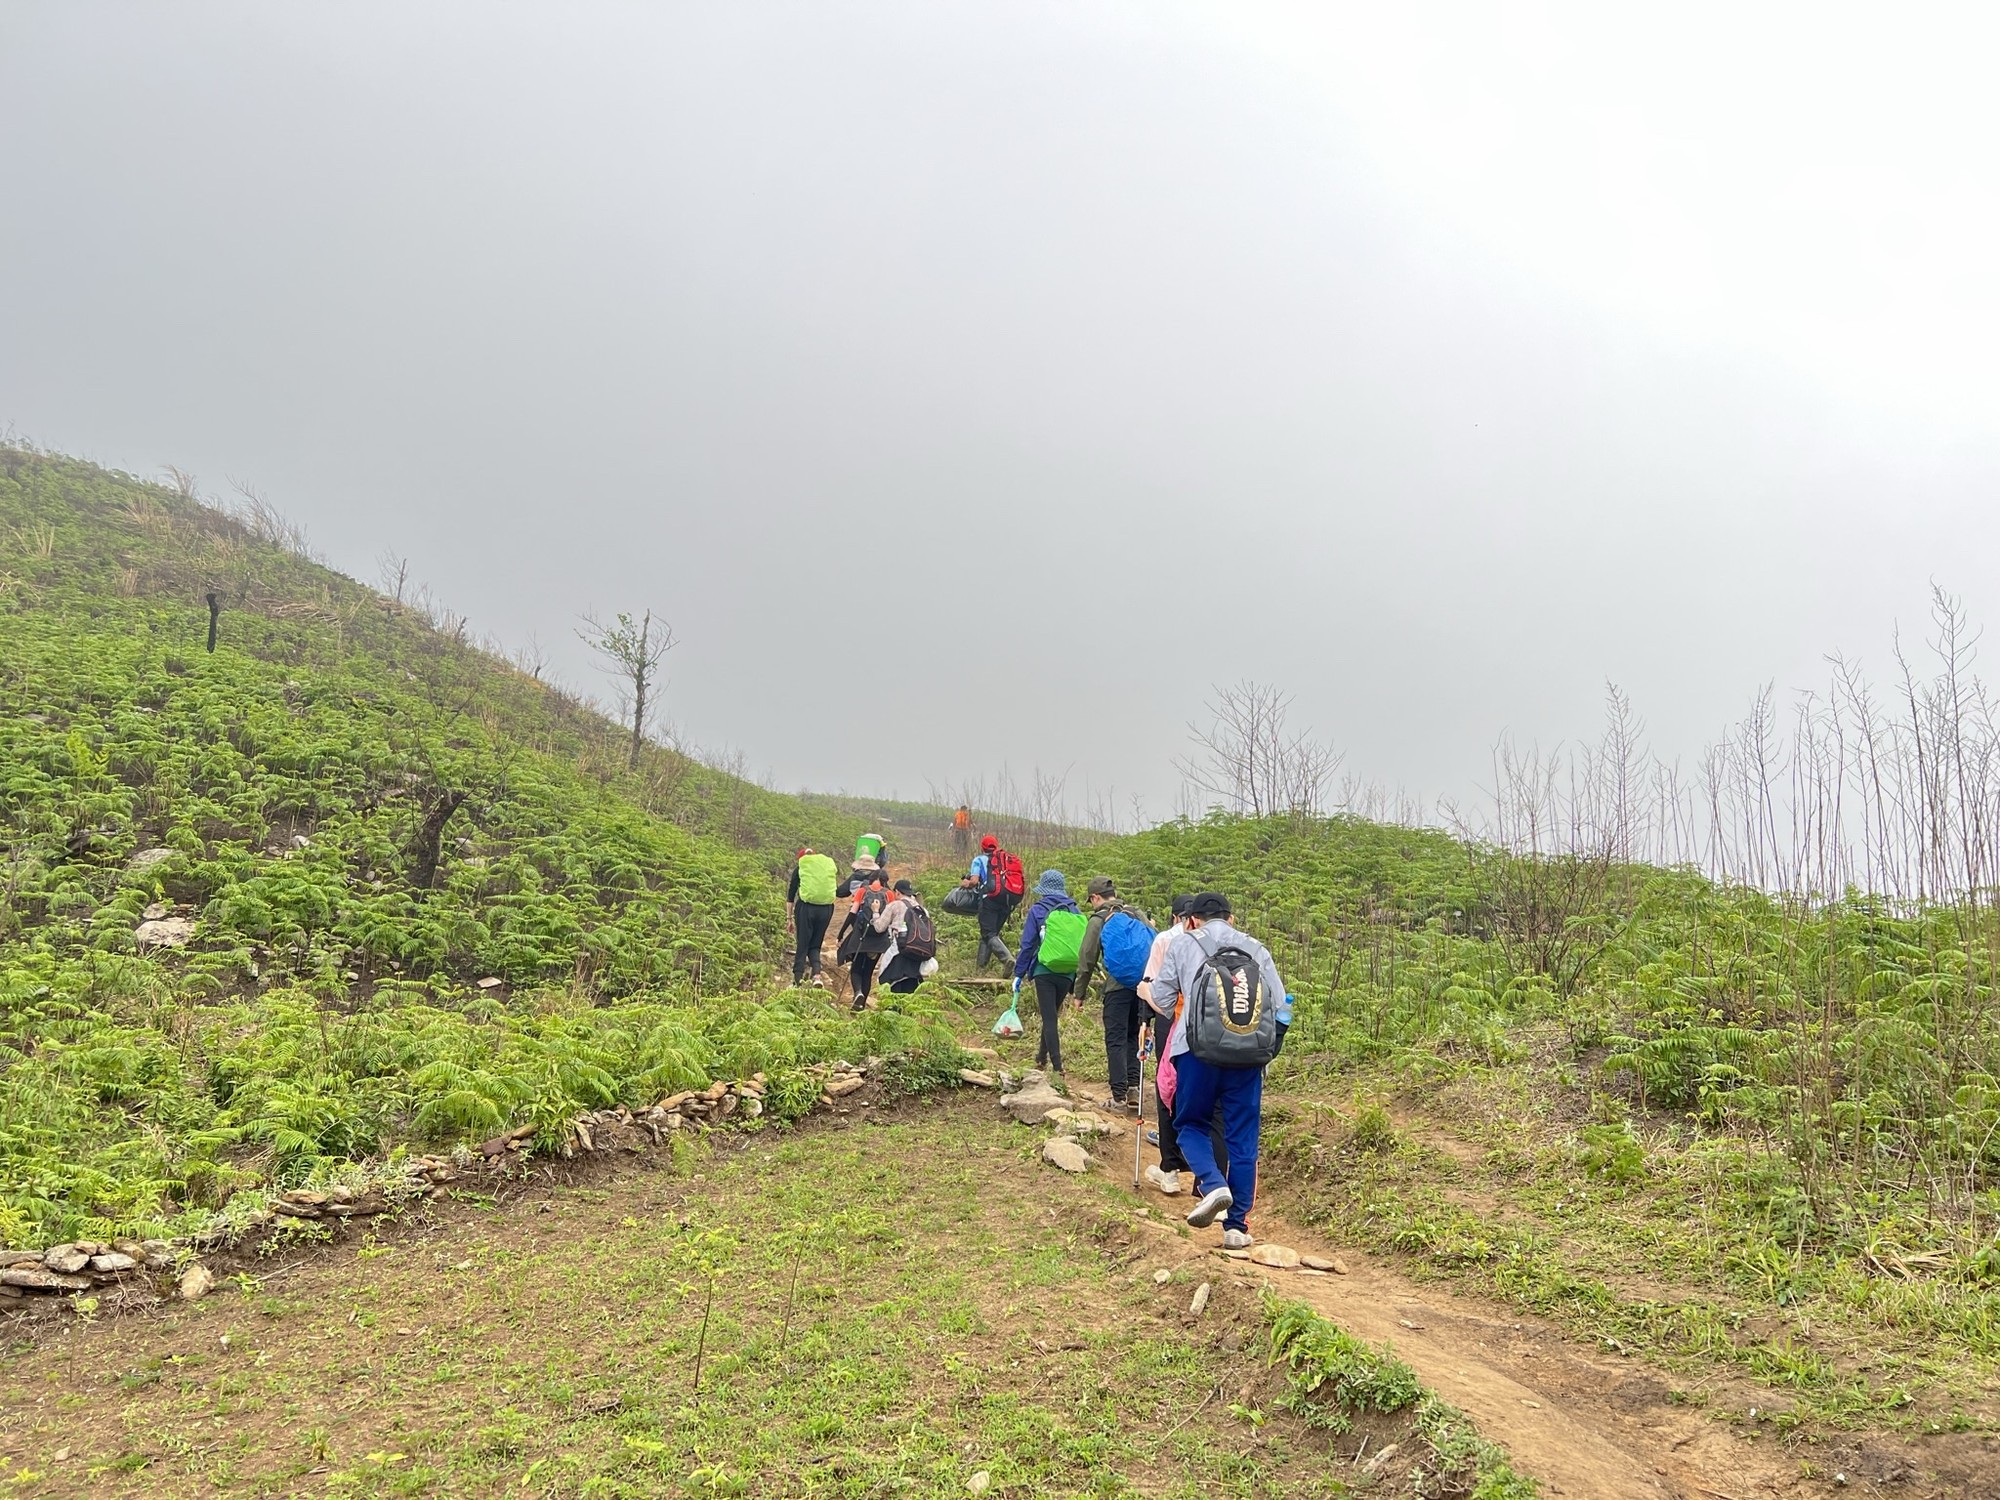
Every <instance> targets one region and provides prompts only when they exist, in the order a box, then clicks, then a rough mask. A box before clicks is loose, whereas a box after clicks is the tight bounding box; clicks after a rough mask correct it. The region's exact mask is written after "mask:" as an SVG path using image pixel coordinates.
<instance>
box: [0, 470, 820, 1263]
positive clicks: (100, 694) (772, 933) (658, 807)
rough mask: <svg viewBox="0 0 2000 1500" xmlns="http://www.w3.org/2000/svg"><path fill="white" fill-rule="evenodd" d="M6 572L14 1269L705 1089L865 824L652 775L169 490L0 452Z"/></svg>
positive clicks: (320, 573) (544, 698) (333, 579)
mask: <svg viewBox="0 0 2000 1500" xmlns="http://www.w3.org/2000/svg"><path fill="white" fill-rule="evenodd" d="M0 539H5V540H6V542H7V546H6V548H5V552H4V556H5V558H6V562H5V564H4V568H0V1047H4V1049H5V1050H4V1051H0V1065H4V1066H5V1068H6V1070H7V1082H8V1084H9V1087H8V1089H7V1090H6V1091H5V1092H6V1102H5V1103H4V1104H0V1238H4V1239H5V1240H6V1241H7V1242H8V1243H18V1242H23V1241H40V1240H43V1239H45V1238H47V1237H49V1236H54V1235H60V1234H63V1233H71V1234H74V1233H79V1232H83V1230H84V1229H85V1228H86V1227H88V1226H91V1225H95V1226H96V1227H97V1228H99V1229H105V1230H107V1231H108V1230H109V1228H110V1227H111V1226H114V1225H115V1226H117V1228H118V1229H119V1230H120V1231H121V1232H124V1231H129V1230H132V1229H134V1228H138V1227H145V1226H149V1225H154V1224H157V1223H160V1222H163V1220H164V1219H171V1218H173V1217H174V1216H175V1215H176V1214H185V1213H188V1212H192V1211H194V1209H196V1208H198V1207H217V1206H220V1205H221V1204H222V1203H224V1202H226V1201H227V1199H228V1196H229V1192H230V1190H231V1188H232V1187H234V1186H237V1185H240V1184H242V1183H245V1182H254V1181H258V1180H261V1179H262V1177H263V1176H264V1175H265V1174H266V1173H268V1172H272V1171H275V1172H277V1173H279V1174H280V1175H286V1174H289V1175H291V1176H294V1177H296V1176H297V1175H299V1174H301V1173H304V1172H309V1171H310V1170H312V1163H313V1162H314V1161H316V1160H320V1159H322V1158H345V1157H347V1156H350V1155H353V1154H357V1153H364V1152H366V1151H368V1150H371V1149H374V1148H375V1146H376V1145H377V1144H378V1143H379V1142H381V1141H383V1140H384V1139H386V1138H388V1137H389V1136H391V1135H393V1134H394V1133H396V1132H397V1131H399V1130H401V1129H402V1128H404V1127H410V1128H419V1127H420V1128H422V1129H423V1130H425V1131H427V1132H428V1133H430V1134H433V1135H437V1136H443V1137H446V1138H449V1137H452V1136H454V1135H457V1134H462V1133H464V1132H469V1131H474V1130H479V1129H485V1128H492V1127H493V1126H494V1125H495V1124H496V1123H497V1122H498V1121H500V1120H511V1119H514V1118H518V1117H520V1116H521V1115H522V1114H523V1113H526V1114H528V1115H529V1116H530V1117H532V1118H536V1119H544V1118H546V1119H550V1120H552V1119H554V1118H555V1116H556V1115H557V1114H558V1113H559V1112H560V1110H561V1109H562V1108H563V1107H567V1105H569V1104H578V1105H590V1104H594V1103H602V1102H607V1101H610V1100H613V1099H616V1098H617V1097H618V1096H620V1095H621V1094H623V1093H626V1092H634V1093H635V1097H636V1091H637V1090H638V1089H639V1088H640V1084H639V1082H638V1080H640V1079H642V1078H643V1079H644V1080H645V1084H644V1086H645V1087H648V1088H650V1087H653V1086H655V1085H656V1084H659V1083H661V1082H662V1081H664V1080H668V1079H678V1078H693V1077H696V1076H704V1070H705V1069H706V1068H707V1067H710V1066H714V1065H716V1061H717V1055H716V1053H715V1050H714V1048H713V1047H711V1046H709V1044H708V1043H707V1042H705V1041H704V1040H703V1039H702V1036H701V1035H700V1034H699V1033H700V1029H701V1027H706V1026H709V1025H710V1024H711V1023H712V1022H713V1020H714V1018H715V1017H717V1016H720V1015H722V1014H724V1012H725V1011H726V1010H727V1007H718V1006H716V1005H714V1004H713V1003H712V1001H711V1003H709V1004H706V1005H704V1006H702V1007H700V1010H699V1014H700V1016H701V1018H702V1019H701V1020H700V1022H699V1025H696V1024H695V1023H693V1022H687V1021H685V1020H683V1021H681V1022H677V1023H675V1026H674V1027H673V1028H669V1031H668V1032H665V1033H663V1032H662V1031H661V1027H662V1026H663V1025H665V1024H666V1020H667V1017H666V1013H665V1011H661V1010H659V1009H658V1008H659V1007H669V1008H672V1007H681V1008H686V1007H689V1006H691V1005H693V1004H694V1003H695V1002H698V1001H703V1000H705V999H708V997H717V996H723V995H731V994H738V993H741V992H743V991H744V990H745V989H746V988H749V987H753V986H755V985H756V984H757V983H758V982H759V980H760V979H761V978H762V977H763V976H765V975H768V974H769V972H770V971H771V967H772V964H773V961H774V959H775V958H776V957H777V956H778V954H777V950H778V948H779V947H780V946H781V945H782V943H783V925H784V924H783V910H782V905H781V901H780V887H779V884H778V881H777V879H776V878H775V877H776V875H777V874H778V873H779V872H780V871H782V869H783V867H784V864H785V860H786V857H787V856H788V854H789V850H790V848H791V846H792V844H793V842H794V841H795V840H799V839H811V840H814V841H823V842H826V843H828V844H829V845H833V844H837V843H838V842H839V841H841V840H843V839H844V838H846V837H847V836H848V835H849V833H850V832H851V831H852V828H853V826H854V823H853V820H852V819H849V818H844V817H842V816H841V815H840V814H838V813H835V812H832V811H830V810H828V809H825V808H811V807H807V806H805V805H804V804H802V803H800V802H798V801H797V800H795V799H792V798H787V797H780V796H776V795H774V794H771V793H768V792H764V791H761V790H759V789H757V788H755V787H752V786H749V785H747V784H745V783H742V782H740V781H736V780H734V779H732V778H729V777H725V776H722V775H720V774H718V773H716V772H713V771H710V770H708V769H706V768H703V767H700V766H698V765H695V764H693V763H691V762H689V761H687V760H685V759H683V758H682V757H680V756H678V755H674V754H672V753H671V752H668V751H665V750H656V751H650V752H649V753H648V754H647V756H646V757H645V758H644V760H643V761H642V763H641V765H640V767H639V769H638V771H637V772H636V773H632V774H628V773H626V771H625V770H624V752H623V747H622V745H621V743H620V736H619V734H618V731H617V730H616V728H615V726H612V725H610V724H608V723H606V722H605V721H604V720H603V719H602V718H601V717H600V716H598V715H596V714H595V713H593V712H591V711H589V710H588V709H587V708H585V707H583V706H581V705H580V704H578V703H577V702H576V701H575V700H573V699H571V698H569V697H567V696H565V695H563V694H561V693H560V692H557V691H554V690H552V689H550V688H549V687H547V686H545V685H543V684H541V683H539V682H536V681H535V680H533V679H532V678H530V677H528V676H525V675H523V674H522V673H520V672H518V671H515V670H514V669H512V668H511V667H508V666H506V665H504V664H503V663H501V662H499V661H497V660H496V659H494V658H493V657H492V656H490V655H488V654H486V653H483V652H481V651H479V650H476V649H473V648H471V647H469V646H467V645H466V644H464V642H463V641H462V640H461V639H459V638H458V637H457V635H456V634H454V633H448V632H447V631H446V630H441V629H439V628H438V627H437V626H436V625H435V624H433V623H432V622H431V621H430V620H428V619H425V618H422V617H420V616H419V615H417V614H416V613H414V612H412V611H410V610H408V609H401V608H398V607H396V606H395V605H394V604H393V603H391V602H390V601H388V600H385V599H384V598H382V597H381V596H379V595H377V594H375V593H374V592H373V591H371V590H368V589H365V588H363V587H361V586H360V585H358V584H355V583H354V582H352V581H351V580H349V579H346V578H343V577H341V576H340V575H338V574H336V573H334V572H332V571H331V570H329V569H326V568H324V567H321V566H318V565H317V564H315V563H312V562H310V561H308V560H306V559H303V558H301V557H299V556H297V555H295V554H294V553H293V552H291V551H287V550H286V549H285V548H284V547H282V546H280V545H276V544H275V542H274V541H273V540H272V539H271V537H269V536H265V537H262V538H260V537H259V536H258V535H256V534H255V532H254V528H253V527H251V526H248V525H246V524H245V523H243V522H242V521H239V520H235V519H232V518H230V517H228V516H225V515H222V514H219V513H218V512H216V511H214V510H212V509H209V508H207V507H204V506H201V505H198V504H195V503H191V502H189V501H188V500H186V499H184V498H182V497H181V496H179V495H177V494H174V493H172V492H170V491H167V490H164V489H162V488H160V487H158V486H154V485H148V484H144V483H141V482H138V481H136V480H132V479H130V478H127V477H125V476H120V475H116V474H111V473H107V472H106V471H104V470H101V469H97V468H94V467H92V466H90V465H87V464H83V463H79V462H75V461H72V460H67V459H61V458H52V457H48V456H45V455H40V454H35V453H31V452H26V451H23V450H20V449H18V448H10V449H0ZM210 591H214V592H215V593H217V594H218V595H219V598H220V602H221V605H222V612H221V617H220V641H219V644H218V646H217V649H216V650H215V651H214V653H213V654H210V653H209V652H208V651H207V650H206V649H205V644H206V642H205V636H206V631H207V627H208V610H207V608H206V606H205V605H204V603H203V596H204V595H205V594H207V593H209V592H210ZM496 981H497V983H496ZM482 982H483V983H482ZM635 1004H636V1005H639V1006H640V1008H641V1009H640V1011H638V1012H632V1011H631V1006H633V1005H635ZM612 1005H619V1006H623V1007H625V1010H626V1012H629V1013H621V1012H620V1011H616V1010H608V1009H606V1008H605V1007H607V1006H612ZM645 1007H653V1008H654V1009H653V1010H646V1009H645ZM691 1026H693V1027H694V1029H693V1030H690V1029H689V1028H690V1027H691ZM607 1028H610V1029H612V1030H615V1031H616V1032H617V1037H608V1036H607V1035H606V1034H605V1033H606V1030H607ZM781 1029H783V1028H781ZM796 1029H797V1028H796V1027H794V1028H792V1030H793V1031H796ZM558 1032H560V1033H563V1034H564V1038H565V1039H560V1040H559V1039H557V1038H556V1037H555V1033H558ZM788 1034H789V1033H788ZM781 1050H782V1049H781ZM538 1101H539V1103H538Z"/></svg>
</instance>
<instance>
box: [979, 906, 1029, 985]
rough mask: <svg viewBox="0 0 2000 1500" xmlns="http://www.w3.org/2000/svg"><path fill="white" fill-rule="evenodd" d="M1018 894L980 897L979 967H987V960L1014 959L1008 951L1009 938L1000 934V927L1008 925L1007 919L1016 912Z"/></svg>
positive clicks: (1004, 960) (1001, 960) (1005, 960)
mask: <svg viewBox="0 0 2000 1500" xmlns="http://www.w3.org/2000/svg"><path fill="white" fill-rule="evenodd" d="M1019 899H1020V898H1019V897H1017V896H1005V895H996V896H981V897H980V898H979V967H980V968H982V969H983V968H985V967H986V960H987V959H989V958H997V959H999V960H1000V962H1001V963H1003V964H1007V963H1012V962H1013V961H1014V955H1013V954H1011V953H1009V952H1008V951H1007V940H1006V939H1005V938H1003V937H1001V936H1000V929H1001V928H1003V927H1005V926H1006V925H1007V919H1008V918H1009V917H1011V916H1012V915H1013V914H1014V903H1015V902H1016V901H1017V900H1019Z"/></svg>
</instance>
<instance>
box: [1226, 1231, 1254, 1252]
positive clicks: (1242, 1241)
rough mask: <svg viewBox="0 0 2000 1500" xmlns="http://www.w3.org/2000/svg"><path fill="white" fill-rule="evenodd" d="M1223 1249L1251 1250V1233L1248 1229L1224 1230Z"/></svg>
mask: <svg viewBox="0 0 2000 1500" xmlns="http://www.w3.org/2000/svg"><path fill="white" fill-rule="evenodd" d="M1222 1248H1223V1249H1225V1250H1248V1249H1249V1248H1250V1231H1249V1230H1247V1229H1225V1230H1223V1231H1222Z"/></svg>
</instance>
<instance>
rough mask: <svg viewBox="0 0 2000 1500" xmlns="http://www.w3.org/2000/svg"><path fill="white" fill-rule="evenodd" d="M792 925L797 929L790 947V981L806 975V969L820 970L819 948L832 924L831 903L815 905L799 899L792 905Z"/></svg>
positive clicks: (794, 981) (824, 944)
mask: <svg viewBox="0 0 2000 1500" xmlns="http://www.w3.org/2000/svg"><path fill="white" fill-rule="evenodd" d="M792 925H793V926H794V927H796V928H797V929H798V934H799V937H798V943H797V946H795V947H794V948H793V949H792V983H793V984H797V983H798V982H799V981H800V980H801V979H804V978H805V977H806V970H807V969H811V970H812V972H813V973H815V974H817V973H819V971H820V956H819V950H820V949H822V948H824V947H825V946H826V929H827V928H828V927H830V926H832V925H833V903H832V902H831V901H829V902H828V903H827V904H826V905H824V906H816V905H814V904H813V903H811V902H809V901H800V902H796V903H794V905H793V906H792Z"/></svg>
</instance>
